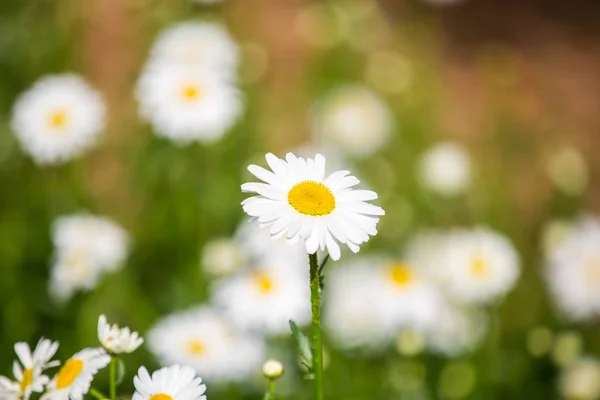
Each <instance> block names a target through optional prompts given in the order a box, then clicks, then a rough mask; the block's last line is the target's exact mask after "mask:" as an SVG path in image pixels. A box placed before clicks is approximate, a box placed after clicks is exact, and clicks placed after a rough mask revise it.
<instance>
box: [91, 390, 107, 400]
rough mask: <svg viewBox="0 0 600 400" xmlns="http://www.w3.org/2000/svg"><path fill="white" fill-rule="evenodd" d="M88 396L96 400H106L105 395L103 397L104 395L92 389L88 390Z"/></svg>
mask: <svg viewBox="0 0 600 400" xmlns="http://www.w3.org/2000/svg"><path fill="white" fill-rule="evenodd" d="M90 394H91V395H92V396H94V397H95V398H97V399H98V400H104V399H106V398H107V397H106V395H104V393H102V392H100V391H99V390H97V389H94V388H90Z"/></svg>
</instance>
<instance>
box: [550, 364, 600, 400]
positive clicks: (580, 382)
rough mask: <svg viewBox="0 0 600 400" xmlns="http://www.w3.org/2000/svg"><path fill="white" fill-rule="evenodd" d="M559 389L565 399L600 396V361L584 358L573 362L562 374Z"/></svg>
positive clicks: (596, 397)
mask: <svg viewBox="0 0 600 400" xmlns="http://www.w3.org/2000/svg"><path fill="white" fill-rule="evenodd" d="M559 389H560V394H561V395H562V397H563V398H564V399H577V400H595V399H598V398H600V362H598V361H597V360H596V359H593V358H582V359H580V360H578V361H576V362H575V363H573V364H571V365H570V366H569V367H567V368H566V369H565V370H563V372H562V373H561V375H560V380H559Z"/></svg>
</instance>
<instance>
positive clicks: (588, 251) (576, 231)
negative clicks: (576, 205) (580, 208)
mask: <svg viewBox="0 0 600 400" xmlns="http://www.w3.org/2000/svg"><path fill="white" fill-rule="evenodd" d="M547 258H548V260H547V262H548V264H549V265H548V268H547V270H546V278H547V281H548V285H549V287H550V291H551V293H552V295H553V300H554V302H555V304H556V305H557V307H558V308H559V309H560V311H562V313H563V314H564V316H565V317H566V318H567V319H570V320H587V319H592V318H597V317H598V316H600V220H598V219H597V218H593V217H587V218H584V219H582V220H580V221H579V222H578V223H576V224H574V226H573V227H572V228H571V229H570V231H569V232H568V233H567V234H566V237H564V238H563V239H562V240H561V241H560V243H558V244H557V245H556V246H555V247H554V249H552V250H551V251H550V252H549V254H548V257H547Z"/></svg>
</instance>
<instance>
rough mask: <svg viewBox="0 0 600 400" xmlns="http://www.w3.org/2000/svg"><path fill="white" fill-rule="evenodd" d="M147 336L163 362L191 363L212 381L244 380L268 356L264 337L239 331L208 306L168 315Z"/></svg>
mask: <svg viewBox="0 0 600 400" xmlns="http://www.w3.org/2000/svg"><path fill="white" fill-rule="evenodd" d="M146 338H147V342H148V347H149V349H150V351H152V352H153V353H154V354H155V355H156V356H157V357H158V358H159V360H160V362H161V363H163V364H174V363H181V364H186V365H190V366H192V367H194V369H196V371H197V372H198V374H200V375H202V376H203V377H204V378H205V379H207V380H208V381H210V382H228V381H239V380H243V379H245V378H246V377H248V376H250V375H251V374H252V373H253V372H255V371H258V370H259V369H260V366H261V363H262V361H263V358H264V342H263V341H262V340H260V339H258V338H256V337H254V336H249V335H245V334H241V333H239V332H237V331H235V330H234V329H233V327H231V326H230V325H229V323H228V322H226V321H225V320H224V319H223V318H222V317H220V316H218V315H217V314H216V313H215V312H214V311H213V310H211V309H210V308H207V307H198V308H195V309H192V310H188V311H184V312H181V313H178V314H172V315H170V316H167V317H166V318H164V319H162V320H161V321H159V322H158V323H157V324H156V325H155V326H154V327H153V328H152V329H151V330H150V332H148V334H147V335H146Z"/></svg>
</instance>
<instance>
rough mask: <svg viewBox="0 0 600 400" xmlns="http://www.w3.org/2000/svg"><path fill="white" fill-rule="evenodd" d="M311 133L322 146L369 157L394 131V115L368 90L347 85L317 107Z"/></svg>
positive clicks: (328, 96) (332, 93)
mask: <svg viewBox="0 0 600 400" xmlns="http://www.w3.org/2000/svg"><path fill="white" fill-rule="evenodd" d="M312 129H313V133H314V135H315V140H316V142H317V143H318V144H319V145H322V146H326V147H329V146H331V147H338V148H340V149H342V150H343V151H345V152H347V153H349V154H350V155H354V156H358V157H366V156H369V155H372V154H373V153H375V152H377V151H379V150H381V149H382V148H383V146H385V144H386V143H387V141H388V139H389V137H390V135H391V131H392V129H393V121H392V113H391V112H390V110H389V109H388V106H387V105H386V104H385V103H384V102H383V100H382V99H381V98H379V97H378V96H377V95H376V94H375V93H373V92H372V91H370V90H369V89H367V88H365V87H362V86H359V85H347V86H342V87H340V88H338V89H336V90H334V91H333V92H331V93H330V94H328V95H327V96H326V97H325V98H324V99H323V100H322V101H321V102H319V103H318V104H317V105H316V106H315V109H314V111H313V127H312Z"/></svg>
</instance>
